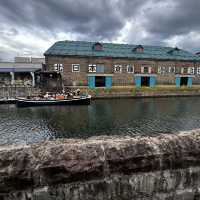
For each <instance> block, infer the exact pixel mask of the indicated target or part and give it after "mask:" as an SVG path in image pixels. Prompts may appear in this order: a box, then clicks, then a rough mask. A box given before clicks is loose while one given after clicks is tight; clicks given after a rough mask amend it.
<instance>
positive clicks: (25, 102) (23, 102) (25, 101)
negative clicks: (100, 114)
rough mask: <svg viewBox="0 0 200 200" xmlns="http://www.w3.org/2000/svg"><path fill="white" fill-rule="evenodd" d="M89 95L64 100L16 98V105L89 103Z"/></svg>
mask: <svg viewBox="0 0 200 200" xmlns="http://www.w3.org/2000/svg"><path fill="white" fill-rule="evenodd" d="M90 101H91V97H90V96H89V97H82V98H77V99H65V100H31V99H17V101H16V106H17V107H30V106H56V105H89V104H90Z"/></svg>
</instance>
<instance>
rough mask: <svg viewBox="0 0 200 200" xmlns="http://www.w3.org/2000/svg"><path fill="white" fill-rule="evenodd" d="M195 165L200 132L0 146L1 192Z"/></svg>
mask: <svg viewBox="0 0 200 200" xmlns="http://www.w3.org/2000/svg"><path fill="white" fill-rule="evenodd" d="M199 165H200V130H196V131H192V132H187V133H179V134H171V135H170V134H169V135H160V136H157V137H135V138H129V137H124V138H117V137H116V138H114V137H110V138H109V137H100V138H91V139H88V140H57V141H47V142H42V143H40V144H35V145H31V146H9V147H1V148H0V193H9V192H10V191H16V190H26V189H29V188H40V187H45V186H52V185H57V184H66V183H76V182H80V181H81V182H87V181H92V180H97V179H104V178H108V177H110V176H112V175H130V174H134V173H141V172H152V171H156V170H167V169H177V168H186V167H191V166H193V167H194V166H199Z"/></svg>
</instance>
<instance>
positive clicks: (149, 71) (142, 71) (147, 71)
mask: <svg viewBox="0 0 200 200" xmlns="http://www.w3.org/2000/svg"><path fill="white" fill-rule="evenodd" d="M141 73H144V74H148V73H151V67H145V66H143V67H141Z"/></svg>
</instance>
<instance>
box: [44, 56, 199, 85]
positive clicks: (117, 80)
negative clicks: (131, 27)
mask: <svg viewBox="0 0 200 200" xmlns="http://www.w3.org/2000/svg"><path fill="white" fill-rule="evenodd" d="M46 64H47V70H49V71H51V70H53V69H54V68H53V67H54V66H53V65H54V64H63V67H64V70H63V73H62V78H63V82H64V85H66V86H76V85H80V86H87V75H88V74H89V73H88V66H89V64H102V65H104V66H105V68H104V74H113V85H114V86H117V85H122V86H123V85H133V84H134V74H133V73H127V69H126V65H133V66H134V73H135V74H139V73H141V66H150V67H152V71H151V72H152V73H153V74H155V73H156V74H157V71H158V67H159V66H167V67H168V66H172V67H173V66H174V67H176V72H175V73H174V74H173V73H171V74H165V75H159V74H158V75H157V84H175V74H180V73H181V67H197V66H198V67H200V63H197V64H195V63H194V62H179V61H147V60H131V59H116V58H115V59H113V58H93V57H84V58H83V57H82V58H81V57H80V58H79V57H58V56H47V57H46ZM72 64H80V72H72ZM114 65H122V66H123V70H122V73H114ZM194 83H196V84H198V83H200V76H197V77H196V78H194Z"/></svg>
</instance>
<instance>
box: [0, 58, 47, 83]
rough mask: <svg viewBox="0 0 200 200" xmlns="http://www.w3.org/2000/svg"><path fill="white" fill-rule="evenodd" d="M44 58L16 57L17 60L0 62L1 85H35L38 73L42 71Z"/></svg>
mask: <svg viewBox="0 0 200 200" xmlns="http://www.w3.org/2000/svg"><path fill="white" fill-rule="evenodd" d="M44 63H45V59H44V58H31V57H16V58H15V62H0V85H1V86H33V87H34V86H35V81H36V77H35V75H36V73H37V72H39V71H41V69H42V65H43V64H44Z"/></svg>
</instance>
